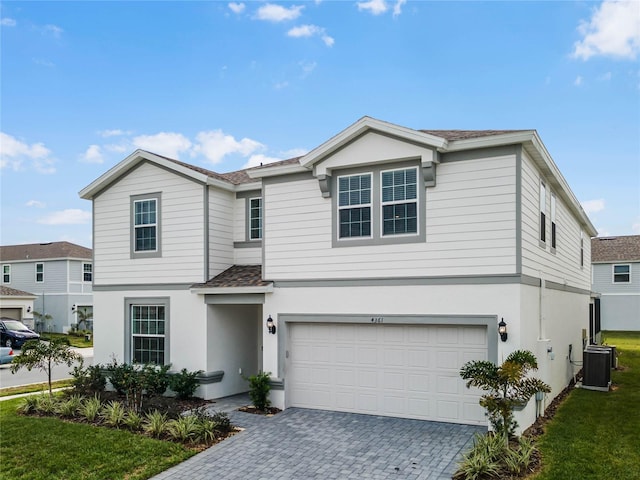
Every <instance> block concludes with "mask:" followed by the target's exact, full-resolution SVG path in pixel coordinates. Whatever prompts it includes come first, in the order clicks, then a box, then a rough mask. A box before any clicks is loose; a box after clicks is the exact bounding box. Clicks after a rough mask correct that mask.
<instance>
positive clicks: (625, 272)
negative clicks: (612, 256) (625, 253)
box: [613, 264, 631, 283]
mask: <svg viewBox="0 0 640 480" xmlns="http://www.w3.org/2000/svg"><path fill="white" fill-rule="evenodd" d="M613 283H631V265H630V264H624V265H613Z"/></svg>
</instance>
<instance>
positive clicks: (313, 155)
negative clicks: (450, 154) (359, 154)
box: [300, 117, 447, 168]
mask: <svg viewBox="0 0 640 480" xmlns="http://www.w3.org/2000/svg"><path fill="white" fill-rule="evenodd" d="M369 130H371V131H377V132H381V133H383V134H387V135H390V136H393V137H398V138H401V139H403V140H407V141H411V142H415V143H418V144H422V145H428V146H430V147H435V148H438V149H440V148H445V147H446V145H447V141H446V140H445V139H444V138H441V137H436V136H434V135H431V134H428V133H424V132H420V131H418V130H413V129H411V128H406V127H401V126H400V125H395V124H393V123H388V122H383V121H382V120H378V119H375V118H371V117H362V118H361V119H360V120H358V121H357V122H355V123H354V124H352V125H351V126H349V127H347V128H345V129H344V130H342V131H341V132H340V133H338V134H337V135H335V136H333V137H331V138H330V139H329V140H327V141H326V142H324V143H323V144H322V145H320V146H318V147H316V148H314V149H313V150H311V151H310V152H309V153H307V154H306V155H304V156H303V157H302V158H301V159H300V165H302V166H304V167H307V168H310V167H311V166H313V165H314V164H315V163H316V162H318V161H319V160H321V159H322V158H324V157H326V156H327V155H330V154H331V152H333V151H335V150H337V149H339V148H340V147H342V146H344V145H345V144H347V143H349V142H350V141H351V140H353V139H354V138H357V137H358V136H360V135H362V134H363V133H365V132H367V131H369Z"/></svg>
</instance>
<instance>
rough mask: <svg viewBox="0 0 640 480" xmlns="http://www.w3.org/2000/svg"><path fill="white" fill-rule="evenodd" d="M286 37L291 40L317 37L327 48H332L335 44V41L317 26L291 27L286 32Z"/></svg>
mask: <svg viewBox="0 0 640 480" xmlns="http://www.w3.org/2000/svg"><path fill="white" fill-rule="evenodd" d="M287 35H288V36H290V37H293V38H302V37H314V36H318V37H320V38H321V39H322V41H323V42H324V44H325V45H326V46H327V47H332V46H333V44H334V43H335V40H334V39H333V38H332V37H330V36H329V35H327V33H326V30H325V29H324V28H322V27H318V26H317V25H300V26H298V27H293V28H292V29H291V30H289V31H288V32H287Z"/></svg>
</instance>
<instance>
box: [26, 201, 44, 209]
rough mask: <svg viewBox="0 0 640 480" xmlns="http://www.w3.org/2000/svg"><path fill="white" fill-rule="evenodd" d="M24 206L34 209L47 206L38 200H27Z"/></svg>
mask: <svg viewBox="0 0 640 480" xmlns="http://www.w3.org/2000/svg"><path fill="white" fill-rule="evenodd" d="M24 205H25V206H26V207H36V208H44V207H46V206H47V205H46V204H45V203H44V202H41V201H40V200H29V201H28V202H27V203H25V204H24Z"/></svg>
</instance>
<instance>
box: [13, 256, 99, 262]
mask: <svg viewBox="0 0 640 480" xmlns="http://www.w3.org/2000/svg"><path fill="white" fill-rule="evenodd" d="M67 260H71V261H75V262H84V263H87V262H93V258H91V257H88V258H80V257H47V258H36V257H34V258H20V259H17V260H3V261H2V263H3V264H7V263H45V262H60V261H67Z"/></svg>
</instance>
